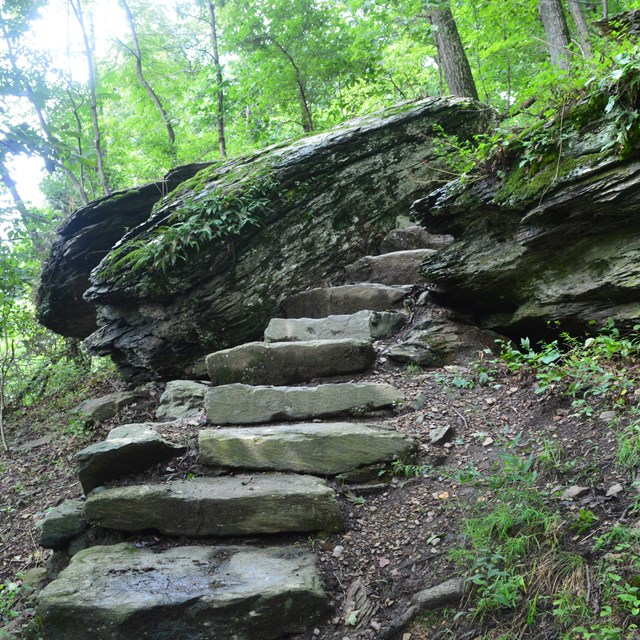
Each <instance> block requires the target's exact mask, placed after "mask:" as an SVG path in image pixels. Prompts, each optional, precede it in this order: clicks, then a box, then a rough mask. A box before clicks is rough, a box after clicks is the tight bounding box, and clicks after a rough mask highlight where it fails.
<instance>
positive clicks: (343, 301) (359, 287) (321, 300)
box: [281, 282, 411, 318]
mask: <svg viewBox="0 0 640 640" xmlns="http://www.w3.org/2000/svg"><path fill="white" fill-rule="evenodd" d="M410 291H411V287H389V286H386V285H383V284H375V283H371V282H368V283H360V284H347V285H342V286H340V287H321V288H319V289H309V291H302V292H301V293H297V294H295V295H293V296H290V297H288V298H286V299H285V300H284V302H283V303H282V305H281V306H282V311H283V313H284V315H285V316H286V317H287V318H324V317H326V316H333V315H344V314H352V313H357V312H358V311H363V310H370V311H386V310H387V309H390V308H392V307H393V306H394V305H397V304H399V303H400V302H401V301H402V300H403V298H405V297H406V296H407V294H408V293H409V292H410Z"/></svg>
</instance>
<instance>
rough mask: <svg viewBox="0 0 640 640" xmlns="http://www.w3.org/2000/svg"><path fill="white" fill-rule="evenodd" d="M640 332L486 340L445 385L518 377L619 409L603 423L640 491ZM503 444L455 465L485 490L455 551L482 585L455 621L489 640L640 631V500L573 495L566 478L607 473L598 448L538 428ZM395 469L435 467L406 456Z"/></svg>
mask: <svg viewBox="0 0 640 640" xmlns="http://www.w3.org/2000/svg"><path fill="white" fill-rule="evenodd" d="M639 331H640V326H636V327H634V328H633V329H632V330H630V331H628V332H622V331H621V330H620V329H618V328H617V327H616V326H615V324H614V322H613V321H607V322H606V323H605V324H604V326H603V327H601V328H600V329H599V330H597V331H596V332H595V333H593V334H592V335H589V336H586V337H575V336H572V335H570V334H569V333H568V332H566V331H565V332H561V333H560V334H559V337H558V338H557V339H556V340H551V341H546V342H540V343H538V344H536V345H533V344H532V342H531V341H530V340H529V339H527V338H524V339H522V340H521V341H520V343H519V345H515V344H514V343H512V342H509V341H500V342H499V346H500V355H499V356H498V357H494V356H493V355H492V354H491V352H490V351H489V350H485V351H484V352H482V353H480V354H479V357H478V358H477V359H476V361H475V363H471V366H470V367H469V369H468V371H467V372H466V373H464V374H461V373H460V372H458V373H455V374H450V378H449V379H448V380H447V381H446V383H447V385H448V386H449V388H450V389H451V388H457V390H458V391H457V393H462V394H465V393H469V390H470V389H472V388H474V386H475V385H487V384H490V385H491V386H492V387H494V388H495V389H498V388H499V387H500V386H501V384H503V383H505V382H507V384H508V383H509V380H513V378H514V377H518V378H520V381H521V382H523V383H525V384H526V383H527V382H528V381H532V382H533V385H534V391H535V393H537V394H538V395H539V396H541V398H540V399H541V401H544V400H545V399H547V398H551V397H553V396H555V397H567V398H570V399H571V401H572V404H573V406H574V408H575V416H576V417H577V419H578V420H581V421H583V420H589V419H590V417H591V415H592V414H594V413H595V412H596V411H598V412H600V413H601V414H602V413H603V412H605V411H607V412H608V413H609V414H611V415H613V416H615V417H613V418H608V420H609V423H608V424H606V425H605V426H603V427H602V428H603V429H615V430H616V431H617V433H616V438H615V440H616V443H617V449H616V455H615V459H614V460H613V462H614V464H617V467H618V469H619V470H621V471H623V472H625V473H627V474H628V475H629V476H630V484H631V487H634V486H635V488H636V490H640V477H638V472H639V471H640V417H639V414H640V411H639V410H638V408H637V402H638V390H640V369H639V367H638V362H639V359H638V356H639V355H640V333H639ZM500 447H501V448H502V453H500V454H499V455H498V457H497V459H496V460H495V461H494V462H493V463H492V465H490V466H489V468H488V469H484V470H481V469H478V468H476V467H475V466H468V467H466V468H463V469H459V470H457V471H455V472H450V473H449V475H450V477H451V479H452V480H453V481H455V482H456V483H457V484H462V485H470V486H473V487H474V493H475V495H476V500H477V502H476V504H475V505H473V506H471V505H469V503H460V507H461V508H462V509H463V510H464V511H465V519H464V522H463V525H462V539H463V544H462V545H460V546H459V547H458V548H456V549H453V550H451V551H450V556H451V558H452V559H453V560H454V561H455V562H456V563H457V564H458V565H459V567H460V571H461V572H463V573H465V574H466V576H467V583H468V585H469V587H470V590H471V596H470V598H469V599H468V601H467V602H466V605H465V607H464V609H463V610H461V611H458V612H457V614H455V616H454V618H455V620H457V621H459V622H462V621H464V620H466V623H467V624H470V625H473V628H475V629H484V630H485V633H486V635H482V634H481V633H480V634H479V635H477V637H478V638H482V640H496V639H498V638H499V639H500V640H516V638H518V639H520V638H525V637H526V638H539V637H540V638H541V637H548V638H551V637H553V638H557V639H558V640H637V639H638V638H639V637H640V528H638V524H637V519H638V516H640V498H637V499H636V500H635V502H634V500H633V498H632V499H631V502H630V504H629V506H628V507H627V509H626V510H623V509H622V508H621V511H623V513H622V516H620V515H618V516H614V517H611V515H610V514H609V515H608V513H609V512H607V511H606V510H602V511H600V509H599V508H597V507H595V506H592V504H587V505H585V506H583V507H580V508H579V505H578V504H576V503H573V502H566V501H564V502H563V498H562V487H567V486H572V485H577V484H582V485H587V486H590V485H597V484H598V483H599V482H601V481H602V471H601V469H600V468H598V460H599V458H598V452H597V451H594V450H592V451H591V452H590V455H589V456H586V455H585V456H584V457H582V456H575V454H574V455H569V453H568V451H567V450H566V449H565V447H564V445H563V439H561V438H559V439H557V440H544V441H542V442H538V441H537V440H535V438H534V439H533V440H532V439H531V438H530V437H529V436H528V437H527V440H526V442H525V441H524V438H523V437H521V436H519V435H517V436H516V437H515V438H514V439H512V440H509V441H505V442H503V443H501V444H500ZM393 470H394V473H396V474H400V475H408V476H420V475H423V476H426V475H430V474H433V473H436V471H435V470H434V469H432V468H431V467H430V466H428V465H417V464H405V463H401V462H397V463H396V464H395V465H394V467H393ZM437 474H438V475H446V474H447V471H446V470H443V469H442V468H439V469H438V470H437ZM630 493H631V495H633V492H630ZM592 508H593V509H595V510H596V511H595V512H594V511H593V510H592ZM625 514H629V515H628V517H625ZM474 637H475V636H474Z"/></svg>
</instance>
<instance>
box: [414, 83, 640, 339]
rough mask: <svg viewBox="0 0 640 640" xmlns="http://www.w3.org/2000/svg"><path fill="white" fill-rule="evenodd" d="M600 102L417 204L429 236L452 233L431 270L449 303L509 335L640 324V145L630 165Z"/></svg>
mask: <svg viewBox="0 0 640 640" xmlns="http://www.w3.org/2000/svg"><path fill="white" fill-rule="evenodd" d="M606 103H607V100H606V96H605V98H604V102H603V103H602V104H603V105H604V104H606ZM594 104H596V99H595V98H594V99H593V101H592V102H590V103H588V104H587V103H583V104H581V105H575V106H574V107H573V108H572V109H569V110H567V112H566V113H565V114H564V118H563V119H562V120H560V119H559V118H558V120H557V121H556V122H555V123H550V124H548V125H546V126H545V127H544V128H542V129H541V130H539V131H537V132H534V133H532V134H530V135H529V136H528V137H527V138H525V139H524V140H522V141H520V142H516V143H515V145H513V146H514V149H511V150H507V151H506V152H505V150H504V149H503V150H502V157H500V156H498V157H497V158H495V159H494V164H495V167H494V170H493V171H491V170H489V169H488V167H490V166H491V163H486V164H485V166H484V167H483V169H482V173H479V175H477V176H475V177H474V179H466V180H464V181H458V182H455V183H451V184H449V185H447V186H446V187H444V188H442V189H440V190H438V191H436V192H434V193H433V194H431V195H429V196H427V197H425V198H424V199H421V200H420V201H418V202H416V203H415V205H414V211H415V212H416V215H417V216H418V217H420V218H421V220H422V223H423V224H424V225H425V226H426V227H427V228H428V230H429V231H431V232H433V233H450V234H453V235H454V236H455V242H454V244H452V245H451V246H449V247H448V248H446V249H443V250H441V251H439V252H437V253H434V254H433V255H432V256H430V257H428V258H426V260H425V264H424V266H423V274H424V276H425V278H426V280H427V281H428V282H430V283H434V284H435V285H436V291H435V292H436V296H437V299H438V300H439V301H440V302H443V303H445V304H446V305H448V306H450V307H453V308H456V309H457V310H460V311H464V312H467V313H468V314H469V315H470V316H471V317H472V319H474V320H475V321H476V322H477V323H479V324H480V325H481V326H483V327H485V328H490V329H493V330H495V331H497V332H499V333H504V334H507V335H511V336H517V335H522V334H528V335H530V336H531V337H541V336H543V335H545V334H546V333H547V332H548V331H549V325H551V326H553V325H554V324H555V321H558V322H559V323H560V326H561V327H562V328H563V329H566V330H569V331H582V330H585V329H587V328H588V327H589V326H590V323H591V321H593V320H595V321H601V320H604V319H605V318H608V317H613V318H614V319H616V320H617V321H618V322H619V324H621V325H625V324H626V325H628V326H633V325H634V324H636V323H637V319H638V315H639V309H640V218H639V217H638V215H637V212H638V207H639V206H640V159H638V158H639V156H640V145H638V144H637V143H636V145H635V146H632V145H631V143H628V144H627V146H626V147H625V148H624V155H625V159H621V158H620V156H619V155H617V154H616V153H615V151H617V150H619V149H615V148H613V149H612V148H611V140H612V136H613V138H615V135H616V130H615V126H616V125H615V123H614V122H612V121H611V120H610V119H607V117H606V116H605V117H603V116H604V115H605V114H603V112H602V111H598V109H597V108H596V107H595V106H594ZM560 139H561V140H562V143H561V145H560V146H557V145H554V144H552V142H553V141H554V140H560ZM545 140H546V143H545V144H543V142H544V141H545ZM545 145H546V146H545ZM532 149H538V150H540V151H539V155H537V156H535V157H534V155H535V154H532V153H531V150H532ZM527 150H529V151H527ZM497 169H500V170H497Z"/></svg>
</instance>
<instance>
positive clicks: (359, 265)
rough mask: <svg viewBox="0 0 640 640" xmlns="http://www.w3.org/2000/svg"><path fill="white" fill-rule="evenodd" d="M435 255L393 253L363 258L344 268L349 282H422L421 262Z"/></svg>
mask: <svg viewBox="0 0 640 640" xmlns="http://www.w3.org/2000/svg"><path fill="white" fill-rule="evenodd" d="M434 253H436V252H435V251H434V250H433V249H413V250H411V251H394V252H392V253H384V254H382V255H380V256H364V258H360V260H357V261H356V262H354V263H353V264H349V265H347V266H346V267H345V271H346V274H347V280H348V281H349V282H379V283H380V284H386V285H401V284H416V283H418V282H424V277H423V276H422V274H421V273H420V267H421V266H422V262H423V261H424V260H425V258H427V257H428V256H430V255H433V254H434Z"/></svg>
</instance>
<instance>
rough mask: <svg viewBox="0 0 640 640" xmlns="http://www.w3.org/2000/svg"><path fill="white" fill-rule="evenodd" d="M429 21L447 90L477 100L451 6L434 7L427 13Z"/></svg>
mask: <svg viewBox="0 0 640 640" xmlns="http://www.w3.org/2000/svg"><path fill="white" fill-rule="evenodd" d="M429 21H430V22H431V24H432V25H433V26H434V31H435V39H436V48H437V50H438V59H439V62H440V65H441V67H442V72H443V73H444V79H445V82H446V83H447V86H448V87H449V92H450V93H451V94H452V95H454V96H460V97H463V98H473V99H474V100H477V99H478V90H477V89H476V83H475V81H474V79H473V74H472V73H471V66H470V65H469V60H468V59H467V54H466V53H465V50H464V47H463V46H462V40H461V39H460V34H459V33H458V27H457V26H456V22H455V20H454V18H453V14H452V13H451V8H450V7H449V6H448V4H447V6H443V7H442V8H441V9H436V10H435V11H433V12H431V13H430V14H429Z"/></svg>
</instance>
